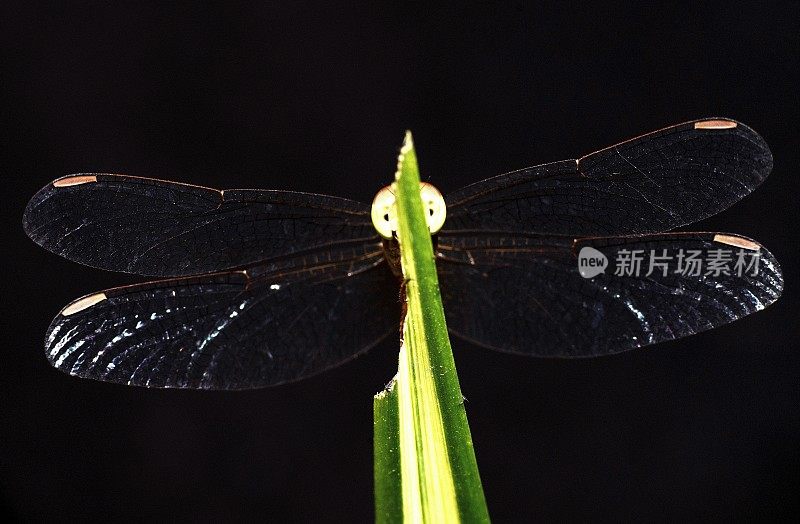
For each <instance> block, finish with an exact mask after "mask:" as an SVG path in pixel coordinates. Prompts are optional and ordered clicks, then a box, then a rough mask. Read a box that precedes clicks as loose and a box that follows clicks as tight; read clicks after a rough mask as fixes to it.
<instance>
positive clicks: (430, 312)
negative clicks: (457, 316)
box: [374, 133, 489, 522]
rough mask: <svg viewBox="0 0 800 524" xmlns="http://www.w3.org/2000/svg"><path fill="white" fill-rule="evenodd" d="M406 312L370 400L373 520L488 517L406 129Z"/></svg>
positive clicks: (402, 196) (402, 215) (401, 230)
mask: <svg viewBox="0 0 800 524" xmlns="http://www.w3.org/2000/svg"><path fill="white" fill-rule="evenodd" d="M394 187H395V195H396V198H397V201H396V202H397V204H396V205H397V215H398V232H397V235H398V240H399V242H400V258H401V264H402V268H403V276H404V278H405V282H406V284H405V296H406V315H405V318H404V320H403V342H402V344H401V347H400V357H399V365H398V372H397V375H396V377H395V379H394V380H393V381H392V384H391V385H390V387H389V388H388V389H387V390H386V391H383V392H381V393H379V394H378V395H376V396H375V400H374V416H375V418H374V421H375V432H374V438H375V518H376V520H377V521H378V522H399V521H406V522H409V521H413V522H459V521H466V522H488V521H489V514H488V511H487V509H486V500H485V498H484V495H483V488H482V486H481V480H480V475H479V474H478V465H477V462H476V460H475V452H474V450H473V447H472V437H471V435H470V431H469V424H468V423H467V414H466V412H465V411H464V400H463V396H462V395H461V388H460V386H459V384H458V376H457V375H456V367H455V362H454V361H453V352H452V349H451V347H450V339H449V338H448V334H447V325H446V324H445V317H444V309H443V308H442V298H441V295H440V294H439V281H438V277H437V274H436V262H435V259H434V254H433V245H432V242H431V236H430V232H429V230H428V225H427V222H426V216H425V210H424V207H423V203H422V199H421V198H420V179H419V171H418V168H417V156H416V152H415V151H414V146H413V141H412V138H411V133H406V138H405V142H404V144H403V148H402V149H401V150H400V156H399V158H398V169H397V176H396V182H395V184H394Z"/></svg>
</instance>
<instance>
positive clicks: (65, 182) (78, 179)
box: [53, 175, 97, 187]
mask: <svg viewBox="0 0 800 524" xmlns="http://www.w3.org/2000/svg"><path fill="white" fill-rule="evenodd" d="M94 182H97V177H96V176H95V175H76V176H67V177H64V178H59V179H58V180H56V181H55V182H53V187H68V186H78V185H81V184H91V183H94Z"/></svg>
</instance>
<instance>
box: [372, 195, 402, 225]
mask: <svg viewBox="0 0 800 524" xmlns="http://www.w3.org/2000/svg"><path fill="white" fill-rule="evenodd" d="M372 225H374V226H375V229H377V230H378V233H379V234H380V235H381V236H382V237H383V238H392V233H394V232H395V231H397V206H396V205H395V197H394V188H392V186H386V187H384V188H383V189H381V190H380V191H378V194H377V195H375V199H374V200H373V201H372Z"/></svg>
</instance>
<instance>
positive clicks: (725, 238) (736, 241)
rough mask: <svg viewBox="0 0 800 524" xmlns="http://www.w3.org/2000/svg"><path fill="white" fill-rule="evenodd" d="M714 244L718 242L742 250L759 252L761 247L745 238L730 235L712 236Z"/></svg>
mask: <svg viewBox="0 0 800 524" xmlns="http://www.w3.org/2000/svg"><path fill="white" fill-rule="evenodd" d="M714 242H719V243H720V244H727V245H729V246H734V247H741V248H743V249H749V250H750V251H759V250H760V249H761V246H760V245H759V244H757V243H755V242H753V241H752V240H747V239H746V238H742V237H736V236H732V235H714Z"/></svg>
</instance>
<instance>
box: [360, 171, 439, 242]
mask: <svg viewBox="0 0 800 524" xmlns="http://www.w3.org/2000/svg"><path fill="white" fill-rule="evenodd" d="M394 192H395V188H394V185H391V186H386V187H384V188H383V189H381V190H380V191H378V194H377V195H375V199H374V200H373V201H372V224H373V225H374V226H375V229H377V230H378V233H380V235H381V236H382V237H383V238H392V237H393V236H394V234H395V233H397V205H396V201H395V196H394ZM419 192H420V196H421V197H422V206H423V208H424V209H425V218H426V220H427V222H428V229H429V230H430V232H431V234H435V233H437V232H438V231H439V230H440V229H442V226H443V225H444V219H445V218H446V217H447V209H446V207H445V204H444V197H442V194H441V193H440V192H439V190H438V189H436V188H435V187H433V185H432V184H429V183H427V182H420V184H419Z"/></svg>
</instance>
